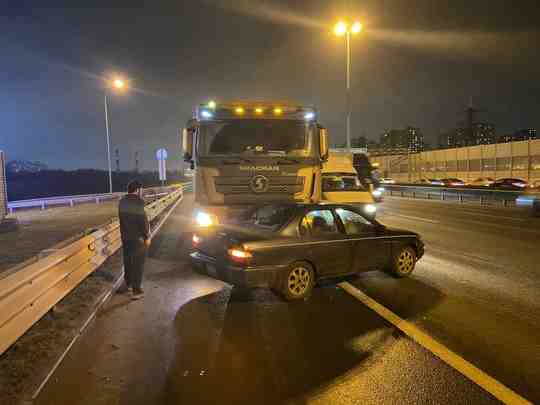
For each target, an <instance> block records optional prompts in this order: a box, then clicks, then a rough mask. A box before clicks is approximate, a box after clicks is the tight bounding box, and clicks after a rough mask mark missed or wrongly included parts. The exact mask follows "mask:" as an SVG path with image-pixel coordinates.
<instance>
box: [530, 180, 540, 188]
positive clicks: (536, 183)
mask: <svg viewBox="0 0 540 405" xmlns="http://www.w3.org/2000/svg"><path fill="white" fill-rule="evenodd" d="M529 188H535V189H540V180H536V181H533V182H531V183H529Z"/></svg>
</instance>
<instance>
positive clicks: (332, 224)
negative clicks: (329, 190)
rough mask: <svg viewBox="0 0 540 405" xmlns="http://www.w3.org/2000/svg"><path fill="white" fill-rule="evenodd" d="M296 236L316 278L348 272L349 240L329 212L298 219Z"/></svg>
mask: <svg viewBox="0 0 540 405" xmlns="http://www.w3.org/2000/svg"><path fill="white" fill-rule="evenodd" d="M299 233H300V237H301V239H302V248H303V249H305V251H304V255H305V257H306V258H307V259H308V260H310V261H311V262H312V263H313V264H314V265H315V267H316V269H317V275H318V276H319V277H329V276H332V275H336V274H344V273H350V272H351V268H352V252H351V246H350V241H349V239H348V238H347V236H346V235H345V234H344V233H343V232H342V231H341V229H340V227H339V226H338V224H337V221H336V217H335V216H334V213H333V212H332V210H331V209H315V210H310V211H308V212H307V213H306V214H305V215H304V216H303V218H302V219H301V220H300V225H299Z"/></svg>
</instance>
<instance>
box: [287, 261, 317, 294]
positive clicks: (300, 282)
mask: <svg viewBox="0 0 540 405" xmlns="http://www.w3.org/2000/svg"><path fill="white" fill-rule="evenodd" d="M314 285H315V272H314V271H313V267H311V265H310V264H309V263H306V262H295V263H293V264H291V265H290V266H289V268H288V269H287V270H286V271H285V272H284V275H283V278H282V279H281V286H280V292H281V294H282V295H283V297H284V298H285V299H286V300H287V301H293V300H300V299H303V298H306V297H307V296H309V294H310V293H311V291H312V290H313V286H314Z"/></svg>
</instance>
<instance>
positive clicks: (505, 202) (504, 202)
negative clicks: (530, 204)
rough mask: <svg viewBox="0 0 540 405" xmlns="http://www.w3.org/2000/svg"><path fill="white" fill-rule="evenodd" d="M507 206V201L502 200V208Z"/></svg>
mask: <svg viewBox="0 0 540 405" xmlns="http://www.w3.org/2000/svg"><path fill="white" fill-rule="evenodd" d="M507 206H508V201H507V200H503V207H505V208H506V207H507Z"/></svg>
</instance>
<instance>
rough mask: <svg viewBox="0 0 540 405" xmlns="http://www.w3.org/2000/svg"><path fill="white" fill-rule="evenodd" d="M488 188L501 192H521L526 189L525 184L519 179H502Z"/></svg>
mask: <svg viewBox="0 0 540 405" xmlns="http://www.w3.org/2000/svg"><path fill="white" fill-rule="evenodd" d="M490 187H493V188H498V189H503V190H523V189H524V188H525V187H527V182H526V181H525V180H521V179H511V178H504V179H498V180H495V181H494V182H493V183H492V184H491V186H490Z"/></svg>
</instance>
